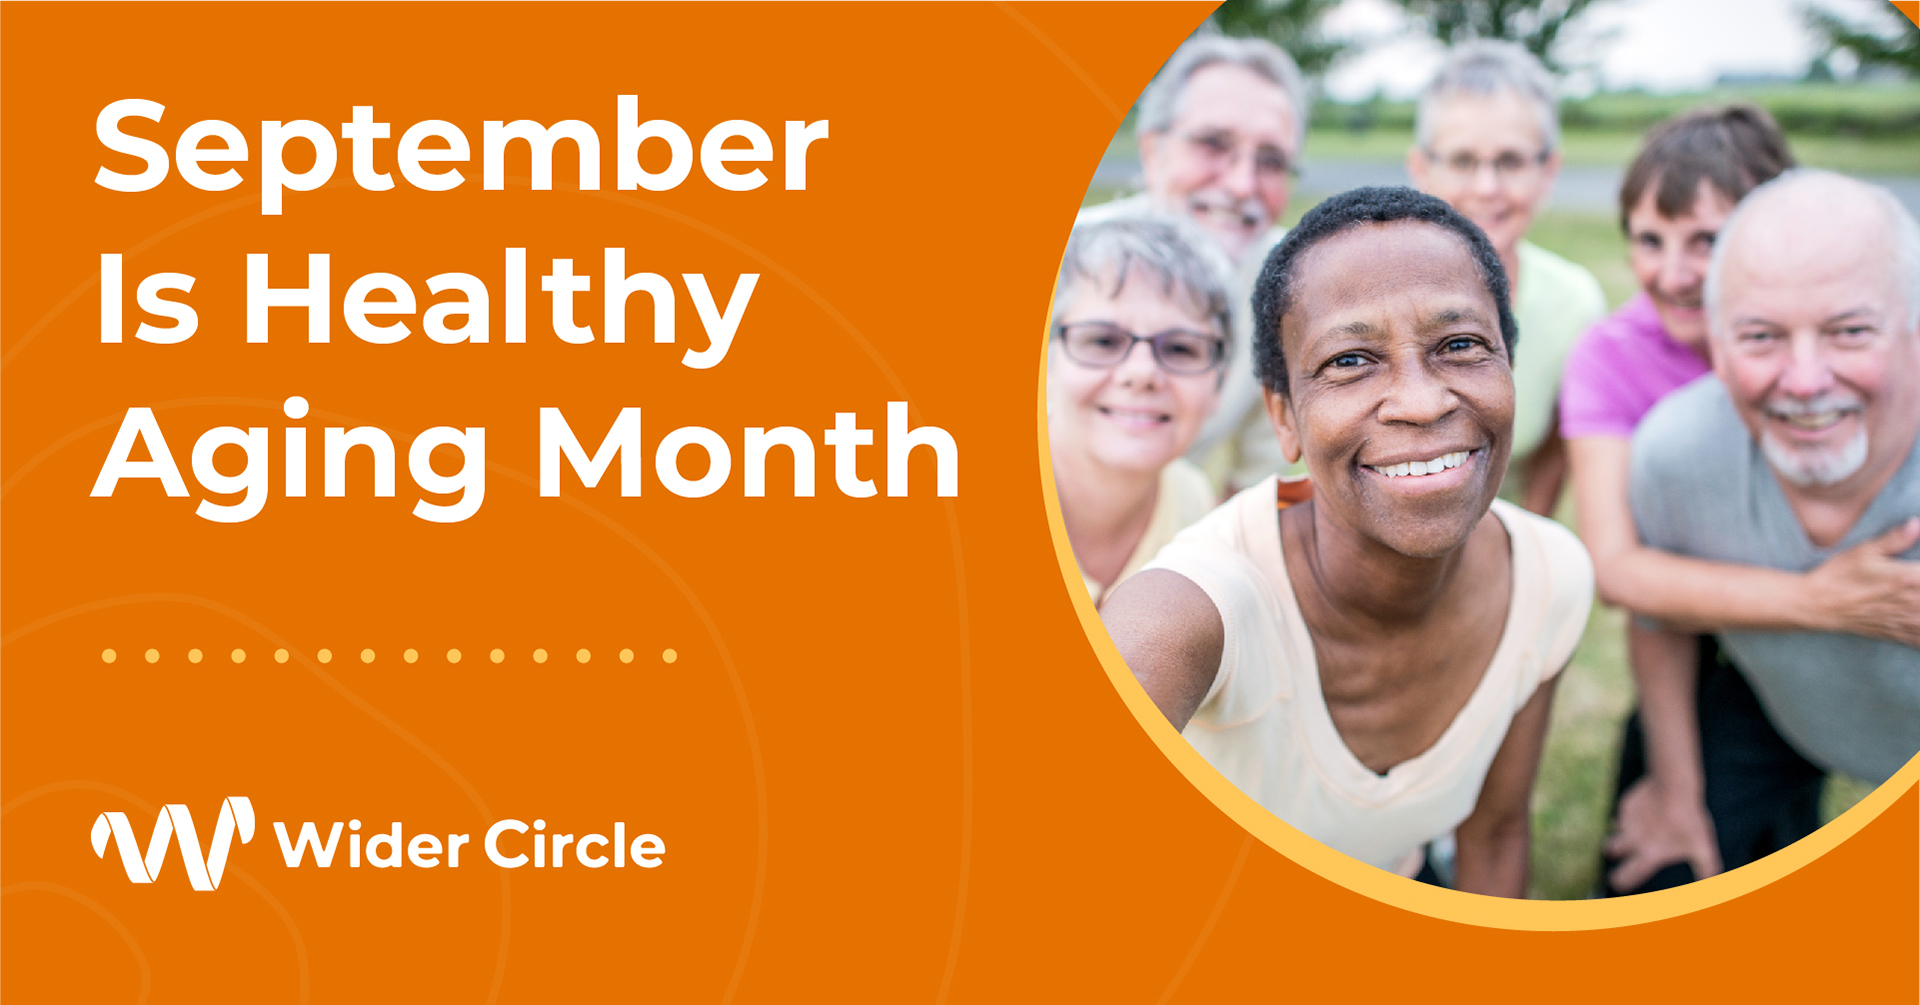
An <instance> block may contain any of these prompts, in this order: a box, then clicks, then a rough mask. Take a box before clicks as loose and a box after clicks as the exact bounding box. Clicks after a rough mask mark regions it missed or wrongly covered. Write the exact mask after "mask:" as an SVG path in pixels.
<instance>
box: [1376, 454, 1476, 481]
mask: <svg viewBox="0 0 1920 1005" xmlns="http://www.w3.org/2000/svg"><path fill="white" fill-rule="evenodd" d="M1467 454H1468V451H1465V450H1456V451H1454V452H1453V453H1451V454H1441V455H1440V456H1438V457H1436V458H1434V459H1433V460H1430V461H1407V462H1405V463H1403V464H1389V465H1387V466H1386V467H1384V468H1374V469H1373V470H1375V471H1378V472H1380V473H1381V474H1383V475H1386V476H1387V477H1388V478H1404V477H1406V476H1408V475H1437V474H1439V473H1440V472H1442V471H1445V470H1446V469H1448V468H1457V467H1459V466H1460V465H1462V464H1465V463H1466V462H1467Z"/></svg>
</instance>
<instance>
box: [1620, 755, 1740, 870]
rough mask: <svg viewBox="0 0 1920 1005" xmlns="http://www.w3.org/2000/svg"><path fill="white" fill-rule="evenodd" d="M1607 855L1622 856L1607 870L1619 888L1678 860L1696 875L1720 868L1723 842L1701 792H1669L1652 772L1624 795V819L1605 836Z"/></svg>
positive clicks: (1621, 807)
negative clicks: (1617, 863)
mask: <svg viewBox="0 0 1920 1005" xmlns="http://www.w3.org/2000/svg"><path fill="white" fill-rule="evenodd" d="M1607 854H1608V855H1609V856H1612V857H1613V858H1616V859H1619V860H1620V864H1619V865H1617V866H1615V867H1614V869H1613V871H1612V872H1610V873H1608V874H1607V881H1608V882H1609V883H1611V884H1612V885H1613V888H1614V889H1615V890H1622V891H1625V890H1633V889H1638V888H1639V886H1640V884H1642V883H1645V882H1646V881H1647V880H1648V879H1650V878H1652V877H1653V874H1654V873H1656V872H1659V871H1660V870H1661V869H1662V868H1664V867H1666V866H1669V865H1672V864H1673V863H1675V862H1685V863H1687V864H1689V865H1691V866H1693V877H1694V878H1695V879H1705V878H1707V877H1708V876H1713V875H1718V874H1719V873H1720V872H1721V871H1722V869H1721V865H1720V843H1719V839H1718V838H1716V837H1715V836H1714V833H1713V818H1712V817H1711V816H1708V815H1707V804H1706V801H1705V800H1704V799H1702V798H1700V797H1699V796H1698V795H1687V794H1681V793H1671V792H1668V791H1666V790H1665V789H1663V788H1662V787H1661V786H1660V785H1659V784H1658V783H1657V782H1656V781H1654V779H1653V777H1652V776H1651V775H1649V776H1647V777H1644V778H1642V779H1640V780H1639V781H1637V782H1635V783H1633V784H1632V785H1631V786H1629V787H1628V788H1627V792H1626V794H1625V795H1623V796H1621V797H1620V819H1619V820H1618V821H1616V823H1615V827H1614V832H1613V834H1612V836H1610V837H1608V838H1607Z"/></svg>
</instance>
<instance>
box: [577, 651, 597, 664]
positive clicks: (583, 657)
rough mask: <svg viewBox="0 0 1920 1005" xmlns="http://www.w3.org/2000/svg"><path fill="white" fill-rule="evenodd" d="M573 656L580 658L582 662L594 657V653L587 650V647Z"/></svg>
mask: <svg viewBox="0 0 1920 1005" xmlns="http://www.w3.org/2000/svg"><path fill="white" fill-rule="evenodd" d="M573 658H574V659H577V660H579V661H580V662H582V663H585V662H586V661H588V660H590V659H592V658H593V654H592V653H590V652H587V651H586V650H585V649H582V650H580V651H579V652H577V653H574V654H573Z"/></svg>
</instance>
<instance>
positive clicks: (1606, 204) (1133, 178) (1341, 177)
mask: <svg viewBox="0 0 1920 1005" xmlns="http://www.w3.org/2000/svg"><path fill="white" fill-rule="evenodd" d="M1621 173H1622V172H1621V169H1618V168H1608V167H1586V166H1569V167H1566V168H1563V169H1561V171H1560V180H1559V182H1558V183H1556V184H1555V185H1554V189H1553V203H1552V204H1553V205H1554V206H1555V207H1558V208H1560V209H1569V210H1579V211H1583V212H1598V213H1609V214H1611V213H1613V212H1616V210H1617V200H1618V199H1619V197H1620V196H1619V193H1620V175H1621ZM1860 177H1862V178H1863V179H1864V180H1866V181H1870V182H1873V183H1875V184H1878V185H1885V186H1886V187H1887V188H1888V189H1890V190H1892V192H1893V194H1894V195H1896V196H1898V197H1899V198H1900V201H1901V202H1904V203H1906V204H1907V208H1908V209H1909V210H1912V211H1913V213H1914V214H1915V215H1916V216H1920V177H1914V176H1904V177H1885V176H1875V175H1862V176H1860ZM1139 178H1140V162H1139V161H1138V160H1137V159H1135V158H1132V157H1116V156H1108V157H1106V158H1105V159H1103V160H1101V162H1100V166H1099V167H1098V168H1096V169H1095V170H1094V173H1093V180H1094V181H1095V182H1099V183H1105V184H1108V185H1129V186H1137V185H1138V184H1139ZM1405 184H1407V173H1406V169H1405V168H1404V167H1403V166H1402V165H1400V164H1399V163H1398V162H1394V161H1342V160H1313V159H1309V160H1308V161H1307V162H1306V164H1305V165H1304V166H1303V168H1302V170H1301V174H1300V183H1299V186H1298V190H1299V191H1300V192H1301V193H1302V194H1303V195H1309V196H1313V195H1320V196H1324V195H1329V194H1331V193H1334V192H1344V191H1346V190H1347V189H1350V188H1358V187H1360V186H1362V185H1405Z"/></svg>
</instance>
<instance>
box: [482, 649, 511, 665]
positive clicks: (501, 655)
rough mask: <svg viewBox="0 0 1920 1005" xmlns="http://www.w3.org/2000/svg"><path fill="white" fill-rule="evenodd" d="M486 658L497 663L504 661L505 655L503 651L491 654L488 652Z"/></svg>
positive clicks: (497, 650)
mask: <svg viewBox="0 0 1920 1005" xmlns="http://www.w3.org/2000/svg"><path fill="white" fill-rule="evenodd" d="M487 658H488V659H490V660H492V661H494V662H495V663H498V662H500V661H501V660H503V659H506V658H507V654H506V652H504V651H503V650H499V649H495V650H494V651H493V652H490V653H488V654H487Z"/></svg>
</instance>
